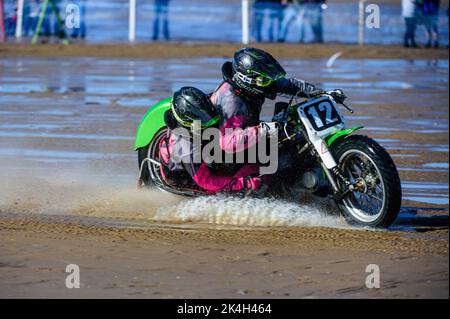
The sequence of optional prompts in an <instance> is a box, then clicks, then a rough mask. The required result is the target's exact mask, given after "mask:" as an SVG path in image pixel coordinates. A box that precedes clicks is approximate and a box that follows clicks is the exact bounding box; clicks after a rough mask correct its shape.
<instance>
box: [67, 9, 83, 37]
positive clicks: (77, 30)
mask: <svg viewBox="0 0 450 319" xmlns="http://www.w3.org/2000/svg"><path fill="white" fill-rule="evenodd" d="M73 3H74V4H75V5H77V6H78V9H79V13H80V27H79V28H76V27H74V28H72V32H71V33H70V36H71V37H72V38H78V37H80V38H82V39H84V38H85V37H86V0H77V1H73Z"/></svg>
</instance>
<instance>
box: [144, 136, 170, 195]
mask: <svg viewBox="0 0 450 319" xmlns="http://www.w3.org/2000/svg"><path fill="white" fill-rule="evenodd" d="M165 134H166V129H165V128H164V129H161V130H159V131H158V132H157V133H156V134H155V137H154V138H153V139H152V140H151V142H150V143H149V144H148V145H147V146H144V147H142V148H140V149H138V164H139V169H141V167H142V172H141V176H140V178H141V180H142V181H143V182H144V185H145V186H147V187H148V186H150V185H152V184H154V185H155V186H157V187H160V186H161V185H159V183H158V180H160V179H161V178H162V177H161V173H160V167H158V165H155V164H153V163H151V162H144V160H145V159H147V158H149V159H152V160H155V161H157V162H159V143H160V141H161V139H162V138H163V137H164V135H165ZM152 175H153V178H152Z"/></svg>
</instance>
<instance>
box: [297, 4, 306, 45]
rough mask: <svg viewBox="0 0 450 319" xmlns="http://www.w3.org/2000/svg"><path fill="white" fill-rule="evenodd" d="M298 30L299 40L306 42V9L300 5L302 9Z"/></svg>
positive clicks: (299, 15)
mask: <svg viewBox="0 0 450 319" xmlns="http://www.w3.org/2000/svg"><path fill="white" fill-rule="evenodd" d="M298 31H299V39H298V42H300V43H304V42H305V9H304V8H302V7H300V11H299V14H298Z"/></svg>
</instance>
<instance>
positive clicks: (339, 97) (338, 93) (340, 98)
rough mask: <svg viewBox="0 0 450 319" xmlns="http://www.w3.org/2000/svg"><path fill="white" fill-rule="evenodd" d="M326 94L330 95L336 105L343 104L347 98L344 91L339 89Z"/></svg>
mask: <svg viewBox="0 0 450 319" xmlns="http://www.w3.org/2000/svg"><path fill="white" fill-rule="evenodd" d="M327 93H328V94H329V95H331V96H332V97H333V99H334V100H335V101H336V102H337V103H343V102H344V101H345V99H346V98H347V96H346V95H345V94H344V91H342V90H341V89H336V90H332V91H329V92H327Z"/></svg>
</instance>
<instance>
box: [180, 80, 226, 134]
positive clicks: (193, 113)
mask: <svg viewBox="0 0 450 319" xmlns="http://www.w3.org/2000/svg"><path fill="white" fill-rule="evenodd" d="M172 113H173V116H174V117H175V119H176V120H177V121H178V123H180V124H181V125H182V126H184V127H188V128H190V127H191V126H192V123H193V122H194V121H201V125H202V128H207V127H210V126H213V125H214V124H216V123H217V122H218V121H219V119H220V116H219V114H218V113H217V112H216V110H215V108H214V106H213V105H212V103H211V102H210V100H209V98H208V96H207V95H206V94H205V93H203V92H202V91H200V90H199V89H197V88H194V87H190V86H185V87H182V88H181V89H179V90H178V91H176V92H175V93H174V95H173V99H172Z"/></svg>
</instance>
